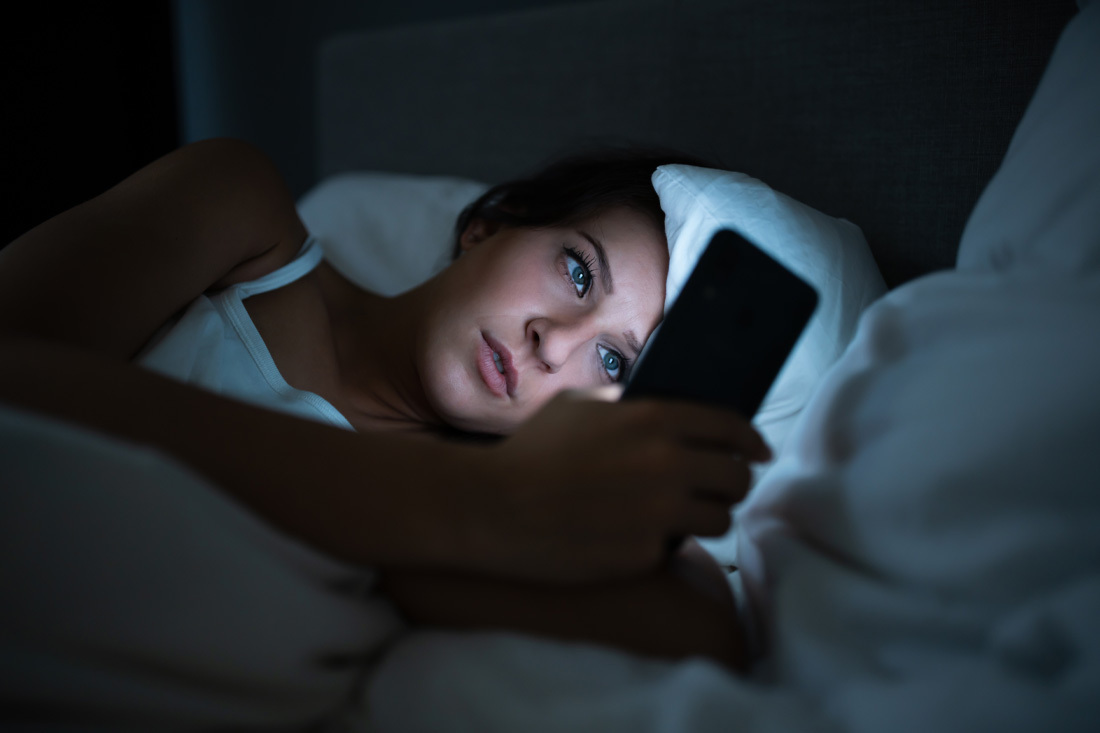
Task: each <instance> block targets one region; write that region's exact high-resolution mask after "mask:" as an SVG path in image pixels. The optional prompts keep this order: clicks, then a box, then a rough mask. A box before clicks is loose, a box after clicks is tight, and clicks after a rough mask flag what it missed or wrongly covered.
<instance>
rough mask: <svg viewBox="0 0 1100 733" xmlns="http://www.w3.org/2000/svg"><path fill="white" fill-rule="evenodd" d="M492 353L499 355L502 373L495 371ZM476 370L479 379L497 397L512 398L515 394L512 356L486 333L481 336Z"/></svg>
mask: <svg viewBox="0 0 1100 733" xmlns="http://www.w3.org/2000/svg"><path fill="white" fill-rule="evenodd" d="M493 352H496V353H497V354H499V355H500V363H501V366H503V367H504V373H503V374H501V373H500V371H499V370H497V365H496V360H495V359H494V358H493ZM477 368H478V371H479V372H480V373H481V379H482V381H483V382H485V385H486V386H487V387H488V388H489V390H490V391H491V392H492V393H493V394H495V395H497V396H498V397H504V396H505V395H508V396H509V397H512V396H514V395H515V393H516V370H515V368H514V367H513V366H512V355H511V353H509V351H508V349H506V348H504V346H503V345H501V344H500V342H498V341H497V340H496V339H494V338H493V337H492V336H490V335H489V334H487V333H482V334H481V344H480V345H479V346H478V354H477Z"/></svg>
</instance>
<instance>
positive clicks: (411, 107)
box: [317, 0, 1075, 286]
mask: <svg viewBox="0 0 1100 733" xmlns="http://www.w3.org/2000/svg"><path fill="white" fill-rule="evenodd" d="M1074 11H1075V6H1074V3H1073V0H1030V1H1027V2H1024V1H1022V0H926V1H924V2H912V1H906V0H826V1H824V2H823V1H822V0H775V1H773V2H759V1H758V0H751V1H750V0H625V1H624V0H605V1H601V2H591V3H580V4H571V5H563V6H556V7H551V8H546V9H539V10H530V11H525V12H520V13H513V14H506V15H498V16H490V17H487V18H481V19H477V20H464V21H458V22H448V23H442V24H434V25H424V26H412V27H401V28H393V29H386V30H382V31H371V32H364V33H353V34H347V35H342V36H338V37H335V38H333V39H331V40H330V41H328V42H327V43H326V44H324V46H323V47H322V49H321V53H320V58H319V64H318V73H319V79H318V90H319V92H318V93H319V99H318V114H319V119H318V134H319V140H318V145H317V150H318V160H319V170H318V174H319V175H320V176H327V175H331V174H333V173H338V172H343V171H350V170H384V171H394V172H408V173H426V174H448V175H457V176H465V177H469V178H473V179H478V180H482V181H486V182H497V181H500V180H504V179H506V178H509V177H513V176H516V175H519V174H522V173H524V172H527V171H529V170H531V169H532V168H534V167H537V165H538V164H539V163H541V162H542V161H544V160H545V159H547V158H548V157H550V156H551V155H553V154H555V153H558V152H560V151H562V150H564V149H567V148H568V147H569V146H570V145H572V144H576V143H582V142H586V141H592V140H593V139H596V140H615V139H620V138H627V139H631V140H637V141H643V142H655V143H661V144H665V145H672V146H675V147H679V148H682V149H684V150H686V151H688V152H692V153H696V154H700V155H703V156H706V157H708V158H710V159H714V160H716V162H718V163H719V164H721V166H722V167H725V168H729V169H732V170H738V171H742V172H745V173H748V174H749V175H752V176H755V177H757V178H759V179H761V180H763V181H764V182H765V183H768V184H769V185H771V186H772V187H773V188H775V189H777V190H779V191H782V192H784V193H787V194H789V195H791V196H793V197H795V198H797V199H799V200H801V201H803V202H805V203H807V204H809V205H811V206H814V207H815V208H818V209H820V210H822V211H824V212H826V213H828V214H831V215H833V216H842V217H845V218H847V219H850V220H851V221H853V222H855V223H856V224H858V225H859V226H860V227H862V228H863V231H864V233H865V234H866V236H867V239H868V242H869V243H870V246H871V250H872V252H873V253H874V255H875V258H876V260H877V261H878V263H879V267H880V269H881V270H882V273H883V276H884V277H885V278H886V281H887V283H888V284H889V285H890V286H895V285H898V284H900V283H901V282H904V281H906V280H908V279H911V278H913V277H916V276H918V275H921V274H923V273H926V272H929V271H931V270H935V269H940V268H945V267H951V266H953V264H954V257H955V251H956V248H957V245H958V240H959V235H960V234H961V233H962V229H963V226H964V224H965V222H966V217H967V215H968V214H969V212H970V209H971V208H972V207H973V205H974V202H975V201H976V200H977V198H978V195H979V194H980V192H981V190H982V187H983V186H984V185H985V183H986V182H987V181H988V180H989V178H990V177H991V176H992V175H993V173H994V172H995V170H996V168H997V165H998V163H999V162H1000V160H1001V157H1002V156H1003V154H1004V151H1005V149H1006V148H1007V146H1008V142H1009V139H1010V137H1011V134H1012V130H1013V128H1014V127H1015V125H1016V123H1017V122H1018V121H1019V119H1020V116H1021V115H1022V113H1023V110H1024V107H1025V106H1026V104H1027V102H1028V100H1029V99H1030V96H1031V93H1032V91H1033V90H1034V88H1035V86H1036V84H1037V83H1038V80H1039V77H1040V75H1041V72H1042V69H1043V67H1044V66H1045V64H1046V61H1047V59H1048V58H1049V56H1050V52H1051V50H1052V49H1053V47H1054V43H1055V41H1056V39H1057V36H1058V34H1059V32H1060V31H1061V29H1062V28H1063V27H1064V26H1065V24H1066V23H1067V22H1068V20H1069V19H1070V17H1072V15H1073V13H1074Z"/></svg>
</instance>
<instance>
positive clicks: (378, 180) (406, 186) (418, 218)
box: [298, 173, 488, 296]
mask: <svg viewBox="0 0 1100 733" xmlns="http://www.w3.org/2000/svg"><path fill="white" fill-rule="evenodd" d="M487 188H488V186H486V185H485V184H484V183H477V182H475V181H468V180H464V179H460V178H446V177H438V176H414V175H401V174H395V173H346V174H342V175H338V176H333V177H332V178H327V179H325V180H324V181H322V182H321V183H319V184H317V186H316V187H314V188H313V189H312V190H310V191H309V192H308V193H306V195H305V196H303V197H302V199H301V201H299V202H298V214H299V216H301V218H302V221H303V222H304V223H305V225H306V229H308V230H309V232H310V234H312V235H313V236H315V237H317V238H318V239H319V240H320V244H321V249H322V250H323V251H324V253H325V259H326V260H328V261H329V263H331V264H332V266H333V267H334V268H336V269H337V270H338V271H339V272H340V273H341V274H343V275H344V277H346V278H348V279H349V280H351V281H352V282H354V283H355V284H356V285H358V286H359V287H361V288H364V289H366V290H370V291H371V292H374V293H378V294H380V295H387V296H389V295H397V294H398V293H402V292H404V291H406V290H408V289H410V288H412V287H414V286H416V285H419V284H420V283H422V282H424V281H425V280H427V279H428V278H429V277H431V276H432V275H434V274H436V273H437V272H439V271H440V270H442V269H444V268H445V267H446V266H447V264H448V263H449V262H450V261H451V251H452V246H453V244H454V226H455V220H456V219H457V218H458V215H459V213H460V212H461V211H462V209H463V208H465V206H466V205H467V204H469V203H470V202H471V201H473V200H474V199H476V198H477V197H478V196H480V195H481V194H482V193H484V192H485V190H486V189H487Z"/></svg>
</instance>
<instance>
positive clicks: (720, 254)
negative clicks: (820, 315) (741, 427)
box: [622, 229, 818, 420]
mask: <svg viewBox="0 0 1100 733" xmlns="http://www.w3.org/2000/svg"><path fill="white" fill-rule="evenodd" d="M817 300H818V298H817V291H815V290H814V289H813V287H812V286H810V285H809V284H808V283H806V282H805V281H804V280H802V278H800V277H798V276H797V275H795V274H794V273H793V272H791V271H790V270H788V269H787V268H786V267H784V266H783V265H781V264H779V263H778V262H776V261H775V260H774V259H773V258H772V257H770V256H769V255H767V254H765V253H764V252H763V251H762V250H761V249H760V248H759V247H757V246H756V245H754V244H752V243H751V242H749V241H748V240H747V239H745V238H744V237H742V236H741V235H740V234H738V233H737V232H735V231H732V230H730V229H723V230H720V231H718V232H716V233H715V235H714V237H713V238H712V239H711V240H710V243H709V244H708V245H707V248H706V250H705V251H704V252H703V254H702V256H701V257H700V258H699V261H698V262H697V263H696V264H695V269H694V270H693V271H692V273H691V276H690V277H688V281H687V283H686V284H685V285H684V288H683V290H681V291H680V296H679V297H678V298H677V299H676V302H675V303H673V304H672V307H671V308H669V310H668V313H667V314H666V315H665V319H664V321H663V322H662V323H661V325H660V326H659V327H658V328H657V330H656V331H654V333H653V335H652V336H650V338H649V342H648V343H647V344H646V346H645V348H644V349H643V350H642V353H641V355H640V356H639V357H638V363H637V364H636V365H635V366H634V369H633V371H632V374H631V376H630V380H629V381H628V382H627V385H626V388H625V389H624V390H623V396H622V399H632V398H637V397H663V398H669V399H678V400H693V401H696V402H703V403H706V404H709V405H718V406H721V407H726V408H729V409H731V410H735V411H736V412H738V413H740V414H741V415H742V416H743V417H744V418H745V419H746V420H751V419H752V418H753V416H754V415H755V414H756V411H757V410H758V409H759V408H760V404H761V403H762V402H763V401H764V397H765V395H767V393H768V390H769V389H770V388H771V385H772V382H774V381H775V378H776V376H777V375H778V374H779V370H780V369H782V368H783V364H784V363H786V361H787V357H788V355H789V354H790V353H791V350H792V349H793V348H794V345H795V343H797V341H798V338H799V336H801V335H802V331H803V330H804V329H805V328H806V324H807V323H809V320H810V317H811V316H812V315H813V313H814V309H815V308H816V307H817Z"/></svg>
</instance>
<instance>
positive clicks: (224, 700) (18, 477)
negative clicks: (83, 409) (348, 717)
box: [0, 406, 401, 731]
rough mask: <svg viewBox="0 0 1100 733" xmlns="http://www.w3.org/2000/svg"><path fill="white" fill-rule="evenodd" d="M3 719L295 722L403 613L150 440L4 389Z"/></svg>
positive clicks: (335, 705)
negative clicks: (30, 408) (40, 409)
mask: <svg viewBox="0 0 1100 733" xmlns="http://www.w3.org/2000/svg"><path fill="white" fill-rule="evenodd" d="M0 487H2V488H0V593H2V594H3V597H2V602H0V729H3V730H6V731H7V730H14V729H16V727H17V726H18V725H19V724H21V723H22V724H24V725H26V727H27V729H28V730H42V729H43V727H45V728H46V729H49V730H57V729H59V728H60V727H64V728H65V729H66V730H123V729H128V728H134V729H138V730H195V729H200V728H201V729H211V728H217V729H227V728H228V729H240V728H245V727H261V728H265V729H272V728H280V727H284V726H286V727H297V728H300V727H302V726H305V725H307V724H313V723H317V722H318V721H324V720H326V719H328V718H330V717H331V716H332V715H333V714H334V712H336V711H339V710H340V709H341V708H342V707H343V703H344V702H345V701H346V700H347V699H348V698H349V697H350V696H351V695H352V694H353V693H354V691H355V690H356V688H357V686H358V685H359V684H360V681H361V677H362V672H363V670H365V669H366V668H367V665H368V663H369V658H370V656H371V654H372V653H373V652H375V651H377V650H378V649H379V648H380V647H381V646H382V645H383V644H384V643H385V641H386V640H387V639H388V638H390V637H391V636H392V635H394V634H395V633H397V632H398V631H400V629H401V626H400V623H399V621H398V619H397V617H396V614H395V613H394V611H393V610H392V608H391V607H390V606H389V604H388V603H385V602H383V601H380V600H378V599H377V598H375V597H372V596H371V594H370V586H371V584H372V582H373V579H372V578H371V576H370V574H369V573H365V572H363V571H360V570H356V569H353V568H350V567H347V566H344V565H341V564H339V563H336V562H334V561H332V560H330V559H328V558H326V557H324V556H322V555H320V554H318V553H316V552H313V551H312V550H310V549H308V548H306V547H305V546H303V545H300V544H298V543H296V542H294V541H292V540H291V539H289V538H287V537H286V536H284V535H282V534H280V533H278V532H276V531H275V530H273V529H271V528H270V527H268V526H267V525H265V524H264V523H263V522H261V521H259V520H257V519H256V518H255V517H254V516H253V515H252V514H251V513H249V512H248V511H246V510H244V509H242V508H241V507H239V506H237V505H236V504H234V503H233V502H232V501H230V500H229V499H227V498H226V496H225V494H224V493H223V492H221V491H219V490H217V489H215V488H213V487H211V486H210V485H208V484H207V483H206V482H205V481H204V480H202V479H201V478H200V477H199V476H197V475H196V474H194V473H192V472H190V471H188V470H186V469H185V468H183V467H182V466H180V465H179V464H178V463H176V462H174V461H171V460H169V459H167V458H165V457H164V456H162V455H160V454H158V453H156V452H154V451H151V450H145V449H142V448H139V447H135V446H133V445H130V444H126V443H121V442H119V441H114V440H110V439H107V438H105V437H103V436H102V435H98V434H94V433H90V432H87V431H84V430H81V429H77V428H74V427H72V426H70V425H66V424H64V423H60V422H57V421H54V420H47V419H44V418H42V417H39V416H36V415H32V414H28V413H25V412H20V411H17V410H12V409H8V408H5V407H3V406H0Z"/></svg>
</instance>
